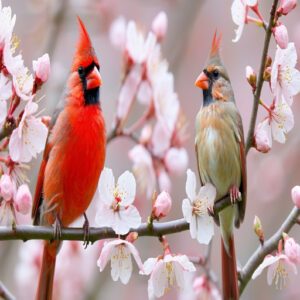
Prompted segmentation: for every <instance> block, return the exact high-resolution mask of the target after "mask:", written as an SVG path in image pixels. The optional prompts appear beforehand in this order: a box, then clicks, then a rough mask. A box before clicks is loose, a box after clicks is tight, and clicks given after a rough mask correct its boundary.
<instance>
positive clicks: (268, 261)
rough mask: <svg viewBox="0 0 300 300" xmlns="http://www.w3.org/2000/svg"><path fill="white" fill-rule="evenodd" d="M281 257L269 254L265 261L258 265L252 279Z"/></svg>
mask: <svg viewBox="0 0 300 300" xmlns="http://www.w3.org/2000/svg"><path fill="white" fill-rule="evenodd" d="M279 259H280V257H279V256H273V255H267V256H266V257H265V259H264V261H263V262H262V263H261V264H260V265H259V266H258V267H257V269H256V270H255V272H254V273H253V274H252V279H255V278H256V277H257V276H259V275H260V274H261V272H262V271H263V270H264V269H265V268H267V267H269V266H270V265H272V264H274V263H275V262H277V261H278V260H279Z"/></svg>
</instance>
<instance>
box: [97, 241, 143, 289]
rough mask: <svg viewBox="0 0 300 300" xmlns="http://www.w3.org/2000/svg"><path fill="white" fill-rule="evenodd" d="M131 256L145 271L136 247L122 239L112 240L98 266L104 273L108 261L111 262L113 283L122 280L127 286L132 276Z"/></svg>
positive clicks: (104, 249)
mask: <svg viewBox="0 0 300 300" xmlns="http://www.w3.org/2000/svg"><path fill="white" fill-rule="evenodd" d="M131 255H133V257H134V259H135V261H136V263H137V265H138V267H139V269H140V270H141V271H143V263H142V261H141V258H140V255H139V252H138V250H137V249H136V248H135V247H134V245H133V244H132V243H130V242H128V241H125V240H121V239H118V240H112V241H109V242H106V243H105V244H104V247H103V248H102V251H101V254H100V257H99V259H98V261H97V266H98V267H99V268H100V272H102V271H103V270H104V268H105V266H106V264H107V263H108V261H109V260H111V277H112V279H113V281H117V280H118V279H120V281H121V282H122V283H123V284H127V283H128V282H129V280H130V277H131V274H132V261H131Z"/></svg>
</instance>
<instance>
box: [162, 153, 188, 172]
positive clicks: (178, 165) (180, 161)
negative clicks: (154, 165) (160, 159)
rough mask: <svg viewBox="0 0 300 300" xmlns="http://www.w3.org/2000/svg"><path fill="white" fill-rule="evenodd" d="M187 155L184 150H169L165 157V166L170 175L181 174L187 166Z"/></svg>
mask: <svg viewBox="0 0 300 300" xmlns="http://www.w3.org/2000/svg"><path fill="white" fill-rule="evenodd" d="M188 160H189V158H188V155H187V152H186V150H185V149H184V148H180V149H178V148H171V149H169V150H168V152H167V154H166V156H165V165H166V167H167V169H168V171H169V172H170V173H171V174H175V175H180V174H182V173H183V172H184V171H185V170H186V168H187V164H188Z"/></svg>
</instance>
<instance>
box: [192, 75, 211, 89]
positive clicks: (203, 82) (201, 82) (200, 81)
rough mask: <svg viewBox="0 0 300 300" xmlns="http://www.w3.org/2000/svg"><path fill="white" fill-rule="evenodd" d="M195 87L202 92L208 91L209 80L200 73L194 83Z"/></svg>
mask: <svg viewBox="0 0 300 300" xmlns="http://www.w3.org/2000/svg"><path fill="white" fill-rule="evenodd" d="M195 86H197V87H199V88H200V89H202V90H208V88H209V79H208V77H207V75H206V74H205V73H204V72H202V73H201V74H200V75H199V76H198V78H197V79H196V81H195Z"/></svg>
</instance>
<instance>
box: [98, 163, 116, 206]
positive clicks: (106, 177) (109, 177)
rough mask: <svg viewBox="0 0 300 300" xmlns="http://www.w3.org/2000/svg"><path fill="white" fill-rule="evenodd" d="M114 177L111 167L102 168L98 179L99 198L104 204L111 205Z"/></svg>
mask: <svg viewBox="0 0 300 300" xmlns="http://www.w3.org/2000/svg"><path fill="white" fill-rule="evenodd" d="M114 189H115V178H114V175H113V172H112V170H111V169H108V168H104V169H103V171H102V172H101V175H100V180H99V186H98V190H99V194H100V200H101V201H102V202H103V203H105V204H106V205H111V204H112V203H113V201H114V195H113V192H114Z"/></svg>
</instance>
